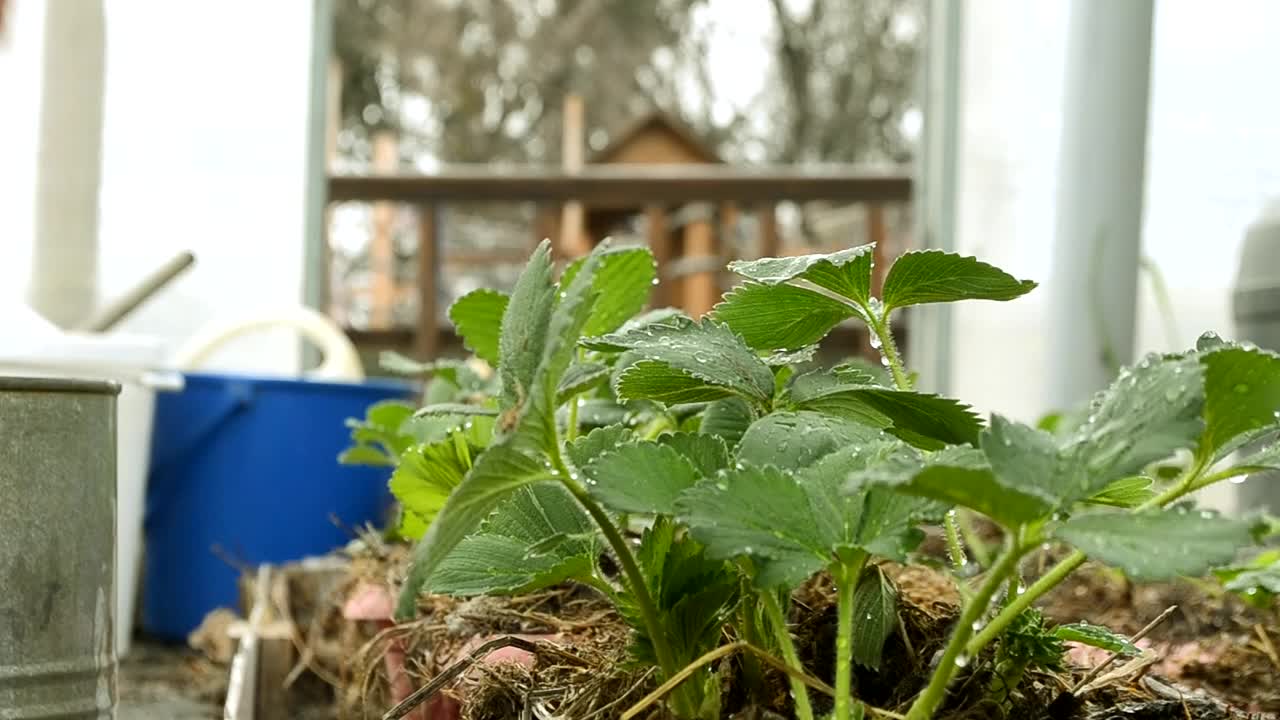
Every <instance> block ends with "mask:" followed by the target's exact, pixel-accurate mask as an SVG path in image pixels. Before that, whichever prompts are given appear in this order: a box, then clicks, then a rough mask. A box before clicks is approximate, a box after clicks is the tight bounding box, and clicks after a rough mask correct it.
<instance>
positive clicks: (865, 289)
mask: <svg viewBox="0 0 1280 720" xmlns="http://www.w3.org/2000/svg"><path fill="white" fill-rule="evenodd" d="M874 249H875V246H874V245H873V244H867V245H859V246H858V247H852V248H848V249H847V250H841V251H839V252H834V253H830V254H825V255H824V254H813V255H797V256H795V257H781V258H761V259H759V260H737V261H734V262H731V263H729V269H730V270H732V271H733V272H735V273H738V274H739V275H742V276H743V277H746V278H750V279H752V280H755V281H756V282H758V283H763V284H765V285H781V284H783V283H794V282H795V281H797V280H802V281H807V282H811V283H813V284H814V285H817V286H819V287H822V288H825V289H827V290H830V291H831V292H833V293H836V294H837V295H843V296H844V297H847V298H849V299H851V300H853V301H855V302H857V303H860V304H862V305H866V304H867V303H868V302H869V300H870V297H871V262H872V256H873V252H872V251H873V250H874Z"/></svg>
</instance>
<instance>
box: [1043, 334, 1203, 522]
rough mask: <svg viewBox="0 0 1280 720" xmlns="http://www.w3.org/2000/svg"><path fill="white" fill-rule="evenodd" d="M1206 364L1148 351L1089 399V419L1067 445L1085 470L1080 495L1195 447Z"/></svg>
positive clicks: (1066, 449) (1191, 357) (1068, 456)
mask: <svg viewBox="0 0 1280 720" xmlns="http://www.w3.org/2000/svg"><path fill="white" fill-rule="evenodd" d="M1201 377H1202V373H1201V368H1200V364H1199V362H1198V360H1197V358H1196V357H1195V356H1194V355H1187V356H1174V357H1161V356H1158V355H1149V356H1147V357H1146V358H1145V359H1144V360H1143V361H1142V362H1140V363H1138V364H1137V365H1136V366H1134V367H1133V368H1125V369H1124V370H1121V371H1120V376H1119V377H1118V378H1117V379H1116V380H1115V382H1113V383H1112V384H1111V385H1110V387H1108V388H1107V389H1105V390H1103V391H1102V392H1100V393H1098V394H1097V395H1096V396H1095V397H1094V399H1093V401H1092V402H1091V403H1090V407H1089V416H1088V419H1087V420H1086V421H1085V422H1084V423H1083V424H1082V425H1080V426H1079V427H1078V428H1077V429H1076V430H1075V432H1073V433H1072V434H1071V435H1070V436H1069V438H1068V440H1067V442H1066V444H1065V446H1064V448H1063V455H1064V457H1065V458H1066V459H1067V462H1068V463H1069V464H1070V465H1071V466H1072V467H1074V468H1077V469H1078V471H1079V473H1080V483H1081V485H1080V486H1079V487H1078V492H1077V493H1076V494H1075V498H1076V499H1083V498H1085V497H1088V496H1090V495H1092V494H1093V493H1095V492H1097V491H1099V490H1101V489H1102V488H1104V487H1106V486H1107V485H1109V484H1111V483H1112V482H1114V481H1116V480H1119V479H1121V478H1124V477H1129V476H1132V475H1139V474H1142V471H1143V470H1144V468H1146V466H1148V465H1150V464H1151V463H1154V462H1156V461H1159V460H1164V459H1166V458H1168V457H1170V456H1172V455H1173V454H1174V453H1175V452H1177V451H1178V450H1181V449H1184V448H1194V447H1195V445H1196V439H1197V437H1199V436H1200V434H1201V431H1202V429H1203V428H1204V423H1203V421H1201V419H1200V411H1201V408H1202V407H1203V400H1204V395H1203V391H1202V386H1201Z"/></svg>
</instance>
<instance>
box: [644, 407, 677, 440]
mask: <svg viewBox="0 0 1280 720" xmlns="http://www.w3.org/2000/svg"><path fill="white" fill-rule="evenodd" d="M674 428H675V423H673V422H671V418H670V417H669V416H668V415H667V414H666V413H662V414H661V415H658V416H657V417H655V418H653V419H652V420H650V421H649V422H647V423H645V425H644V427H642V428H640V431H639V433H638V434H639V435H640V437H641V439H643V440H656V439H658V436H659V435H661V434H662V433H664V432H666V431H667V430H672V429H674Z"/></svg>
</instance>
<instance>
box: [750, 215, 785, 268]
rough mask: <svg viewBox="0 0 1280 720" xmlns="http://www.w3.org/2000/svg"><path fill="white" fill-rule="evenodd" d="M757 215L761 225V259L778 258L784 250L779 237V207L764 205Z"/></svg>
mask: <svg viewBox="0 0 1280 720" xmlns="http://www.w3.org/2000/svg"><path fill="white" fill-rule="evenodd" d="M756 213H757V217H758V218H759V220H758V222H759V223H760V245H759V250H760V257H778V255H779V253H780V252H781V250H782V242H781V239H780V238H779V237H778V206H777V205H773V204H769V205H763V206H761V207H760V209H759V210H757V211H756Z"/></svg>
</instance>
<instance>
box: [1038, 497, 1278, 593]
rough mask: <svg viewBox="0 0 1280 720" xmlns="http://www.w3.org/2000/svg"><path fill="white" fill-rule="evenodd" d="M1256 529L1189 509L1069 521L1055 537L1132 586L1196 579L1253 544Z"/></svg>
mask: <svg viewBox="0 0 1280 720" xmlns="http://www.w3.org/2000/svg"><path fill="white" fill-rule="evenodd" d="M1252 527H1253V523H1252V522H1251V521H1248V520H1237V519H1229V518H1223V517H1219V516H1218V515H1216V514H1215V513H1212V512H1209V511H1199V512H1192V511H1187V510H1185V509H1181V508H1180V509H1174V510H1163V511H1153V512H1147V513H1141V514H1137V515H1131V514H1125V515H1117V514H1115V513H1099V514H1095V515H1079V516H1076V517H1073V518H1071V519H1070V520H1067V521H1066V522H1065V523H1063V524H1062V525H1061V526H1059V527H1058V528H1057V530H1055V531H1054V535H1055V536H1056V537H1057V538H1058V539H1060V540H1062V541H1064V542H1067V543H1070V544H1071V545H1074V546H1075V547H1076V548H1077V549H1078V550H1080V551H1082V552H1084V553H1085V554H1086V555H1088V556H1089V557H1091V558H1093V559H1095V560H1099V561H1101V562H1104V563H1107V564H1108V565H1114V566H1115V567H1118V568H1120V569H1121V570H1123V571H1124V572H1125V574H1126V575H1128V576H1129V577H1131V578H1133V579H1134V580H1142V581H1145V580H1167V579H1170V578H1174V577H1177V576H1180V575H1188V576H1192V577H1198V576H1199V575H1201V574H1202V573H1204V572H1205V571H1207V570H1208V569H1209V568H1210V567H1213V566H1214V565H1221V564H1223V563H1226V562H1229V561H1231V560H1232V559H1233V558H1234V557H1235V554H1236V551H1237V550H1238V549H1239V548H1242V547H1244V546H1246V545H1248V544H1250V542H1251V541H1252V534H1251V530H1252Z"/></svg>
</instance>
